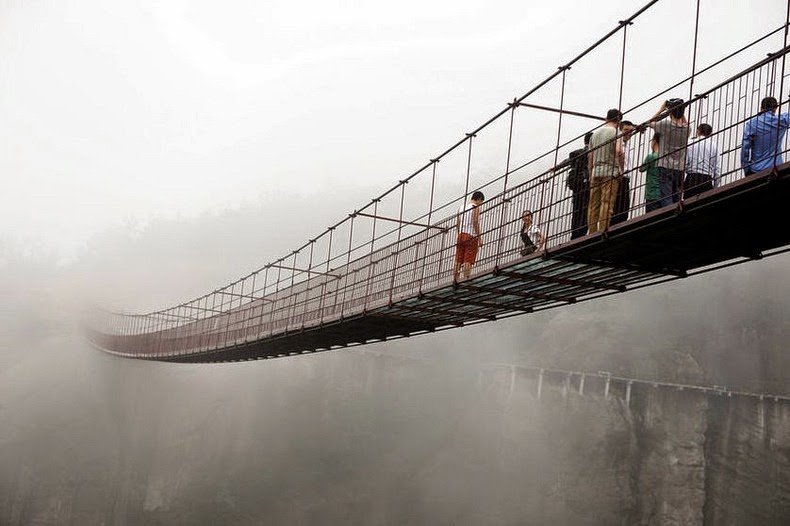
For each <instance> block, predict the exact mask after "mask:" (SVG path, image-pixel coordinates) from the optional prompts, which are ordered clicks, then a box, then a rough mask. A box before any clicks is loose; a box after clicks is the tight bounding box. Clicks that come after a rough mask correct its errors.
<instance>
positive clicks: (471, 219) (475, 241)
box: [453, 191, 485, 282]
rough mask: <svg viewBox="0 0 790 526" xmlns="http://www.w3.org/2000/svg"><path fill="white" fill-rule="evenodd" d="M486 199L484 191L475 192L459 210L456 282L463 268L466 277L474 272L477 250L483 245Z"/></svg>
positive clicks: (454, 278)
mask: <svg viewBox="0 0 790 526" xmlns="http://www.w3.org/2000/svg"><path fill="white" fill-rule="evenodd" d="M484 200H485V197H484V196H483V192H480V191H477V192H474V193H473V194H472V198H471V199H470V200H469V203H468V204H467V205H466V206H464V207H463V208H462V209H461V210H459V212H458V220H457V221H456V225H455V226H456V228H457V229H458V240H457V242H456V245H455V273H454V274H453V280H454V281H456V282H457V281H458V278H459V277H460V274H461V270H463V272H464V279H469V276H470V275H471V274H472V265H474V264H475V260H476V259H477V251H478V249H479V248H480V247H481V246H482V245H483V242H482V240H481V238H480V205H482V204H483V201H484Z"/></svg>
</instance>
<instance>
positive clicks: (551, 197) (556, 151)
mask: <svg viewBox="0 0 790 526" xmlns="http://www.w3.org/2000/svg"><path fill="white" fill-rule="evenodd" d="M560 69H561V70H562V83H561V87H560V113H559V117H558V118H557V144H556V145H555V146H554V166H557V161H558V160H559V154H560V138H561V137H562V114H563V111H562V110H563V109H564V107H565V76H566V73H567V72H568V70H569V69H570V66H561V67H560ZM552 179H553V182H552V185H551V193H550V194H549V206H548V209H549V217H548V220H545V219H544V217H543V208H541V209H540V210H539V211H538V213H539V214H540V218H541V222H542V223H543V232H544V235H545V236H546V237H545V239H546V244H545V246H544V247H543V248H544V249H545V248H548V239H549V232H550V231H551V227H550V225H551V221H552V217H553V213H552V212H553V211H554V205H555V203H554V187H555V186H556V184H555V183H556V181H557V176H556V175H555V176H554V177H552ZM536 219H537V218H536Z"/></svg>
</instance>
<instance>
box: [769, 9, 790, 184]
mask: <svg viewBox="0 0 790 526" xmlns="http://www.w3.org/2000/svg"><path fill="white" fill-rule="evenodd" d="M788 32H790V2H788V3H787V11H786V12H785V30H784V41H783V47H782V50H783V51H784V50H786V49H787V41H788ZM786 59H787V53H785V52H783V53H782V74H781V78H780V79H779V97H778V98H779V109H778V110H777V111H778V112H779V115H781V114H782V106H783V104H784V102H783V101H784V100H785V95H784V89H785V61H786ZM781 122H782V119H778V120H777V123H776V126H777V128H776V131H777V133H776V148H775V149H774V152H776V151H777V150H779V135H780V126H781ZM776 160H777V156H776V155H774V167H773V169H774V171H776Z"/></svg>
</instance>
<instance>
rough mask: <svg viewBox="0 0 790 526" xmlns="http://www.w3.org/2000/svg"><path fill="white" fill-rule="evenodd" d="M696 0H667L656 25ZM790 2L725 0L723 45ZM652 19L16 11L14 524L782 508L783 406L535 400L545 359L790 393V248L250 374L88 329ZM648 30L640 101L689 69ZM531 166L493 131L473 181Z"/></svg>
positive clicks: (6, 402) (416, 11) (9, 369)
mask: <svg viewBox="0 0 790 526" xmlns="http://www.w3.org/2000/svg"><path fill="white" fill-rule="evenodd" d="M689 5H690V4H689ZM688 7H689V6H688V5H686V4H685V3H683V2H681V1H679V0H670V1H666V2H663V5H662V7H661V10H660V12H659V18H661V17H663V19H668V17H670V16H671V15H673V13H678V12H683V13H686V12H688V11H689V9H688ZM720 7H721V6H718V5H715V4H711V5H705V4H704V3H703V9H704V10H709V11H710V12H712V13H714V15H715V14H716V13H718V10H720ZM783 8H784V4H783V3H782V2H778V1H775V0H762V1H759V2H749V3H744V4H743V5H738V6H733V7H732V8H731V9H732V11H728V13H729V14H728V16H726V17H725V16H707V17H705V20H706V22H705V23H704V24H703V27H702V30H701V45H700V56H699V59H700V63H701V64H703V63H707V62H710V61H711V60H714V59H716V58H717V57H718V56H719V55H720V54H721V53H722V50H727V51H729V50H730V49H731V48H732V47H733V46H735V45H736V44H738V45H739V43H740V42H741V40H744V41H745V40H748V39H749V38H750V37H752V36H754V35H756V34H761V31H762V32H764V31H765V30H766V28H768V27H772V26H773V22H774V20H773V18H771V20H768V19H767V18H766V19H763V18H761V17H757V16H754V13H755V12H761V13H765V12H770V13H774V12H777V10H781V9H783ZM633 10H634V6H633V5H632V4H631V3H629V2H625V1H618V2H612V3H608V4H607V5H605V6H602V5H599V4H589V5H587V4H585V5H579V4H578V2H572V1H560V2H554V3H552V4H551V6H549V5H545V6H535V5H526V4H524V3H517V2H509V1H502V2H494V3H493V4H492V3H489V4H486V5H482V4H475V5H472V4H463V3H461V4H458V3H452V4H449V3H436V4H435V5H434V4H431V5H428V4H425V3H414V2H412V3H408V2H407V3H406V4H403V3H400V4H398V5H397V6H379V5H375V6H374V5H373V4H370V5H368V4H366V3H364V2H363V3H361V4H360V3H353V5H351V4H348V5H346V4H342V5H330V4H322V3H312V4H309V6H307V7H305V6H302V5H301V4H300V5H295V4H294V5H291V4H288V3H283V2H274V3H270V4H266V5H258V4H256V3H254V2H246V3H241V4H239V5H238V6H232V7H227V8H226V7H223V9H221V10H219V9H216V8H215V7H214V6H212V5H211V4H210V3H207V2H149V1H141V2H133V3H124V4H123V5H113V6H112V7H110V6H108V5H107V4H106V3H102V2H97V1H87V2H80V3H68V4H65V3H64V4H58V5H51V4H50V3H36V2H32V3H31V2H21V1H20V2H16V1H12V2H6V3H3V4H2V5H0V29H2V31H0V50H2V52H3V55H4V57H5V60H4V61H2V65H0V68H2V70H3V71H4V73H5V75H3V76H2V77H3V79H5V80H2V81H0V85H2V86H3V88H4V89H3V90H0V139H2V140H3V142H4V144H5V145H6V148H4V149H3V152H2V153H0V171H2V173H3V174H4V184H5V185H4V186H5V188H4V191H3V192H2V193H0V298H1V299H2V301H0V524H12V525H17V524H80V525H91V524H173V523H176V524H182V523H184V524H338V523H342V524H536V525H539V524H550V523H554V524H569V525H570V524H573V525H578V524H591V525H592V524H607V525H608V524H777V525H778V524H785V523H787V522H788V520H790V491H788V489H787V488H789V487H790V409H788V404H787V403H786V402H780V401H777V402H774V401H771V400H770V397H767V398H765V399H759V398H757V397H751V398H750V397H738V396H733V397H728V396H726V395H722V396H715V397H714V396H707V395H701V394H699V393H697V392H693V391H691V390H689V389H686V390H679V389H677V390H662V389H657V388H656V389H653V388H650V389H648V388H643V387H638V388H637V387H635V388H634V391H633V396H632V398H631V399H628V400H627V399H626V397H625V394H624V393H623V392H620V391H615V392H614V393H613V394H612V395H611V396H607V395H605V394H604V391H603V388H602V386H601V385H596V384H595V383H594V382H592V381H591V383H590V384H589V386H588V388H587V390H586V391H584V392H581V391H582V390H581V389H580V388H579V386H578V385H572V384H570V382H568V383H563V381H559V380H556V379H555V380H551V381H549V380H548V379H547V380H546V383H545V384H540V388H539V383H538V380H537V378H536V376H535V374H533V372H530V371H532V370H531V369H529V368H530V367H537V368H547V369H561V370H564V371H575V372H585V373H590V374H596V373H599V372H603V373H611V374H613V375H619V376H623V377H626V378H634V379H641V380H647V381H656V382H675V383H681V384H683V383H685V384H694V385H703V386H714V385H715V386H718V387H719V388H721V389H722V392H725V393H726V392H727V391H748V392H752V393H755V394H758V395H759V394H761V393H762V394H766V395H776V396H790V381H788V378H790V358H788V355H787V352H786V349H787V334H788V329H790V327H789V325H790V322H788V317H787V314H786V313H787V312H788V308H789V307H790V305H788V301H789V300H788V297H790V294H788V293H790V274H789V273H788V268H789V265H790V255H787V254H785V255H778V256H774V257H771V258H767V259H764V260H760V261H753V262H749V263H747V264H744V265H739V266H736V267H732V268H728V269H723V270H720V271H717V272H714V273H711V274H705V275H700V276H696V277H692V278H687V279H683V280H677V281H674V282H670V283H667V284H663V285H660V286H658V287H654V288H647V289H642V290H637V291H632V292H628V293H625V294H617V295H615V296H612V297H608V298H602V299H597V300H594V301H589V302H581V303H579V304H575V305H568V306H565V307H563V308H561V309H554V310H550V311H545V312H541V313H535V314H529V315H523V316H518V317H515V318H511V319H507V320H501V321H497V322H493V323H485V324H481V325H477V326H473V327H466V328H463V329H459V330H450V331H446V332H442V333H437V334H430V335H423V336H419V337H414V338H408V339H404V340H399V341H394V342H383V343H375V344H370V345H366V346H362V347H356V348H349V349H341V350H334V351H329V352H322V353H318V354H313V355H305V356H296V357H287V358H278V359H273V360H266V361H258V362H249V363H235V364H218V365H194V364H169V363H157V362H145V361H135V360H126V359H120V358H117V357H114V356H111V355H109V354H106V353H103V352H102V351H100V350H98V349H95V348H93V347H91V346H90V345H89V344H88V342H87V341H86V340H85V339H84V338H83V336H82V334H81V332H80V330H79V323H80V321H81V313H82V311H83V309H84V308H85V307H86V306H95V305H99V306H102V307H105V308H108V309H115V310H122V311H130V312H145V311H149V310H153V309H160V308H163V307H166V306H169V305H171V304H175V303H178V302H182V301H184V300H186V299H190V298H192V297H195V296H198V295H201V294H203V293H205V292H206V291H208V290H213V289H214V288H216V287H218V286H221V285H223V284H225V283H227V282H229V281H231V280H234V279H236V278H238V277H239V276H242V275H245V274H247V273H249V272H250V271H252V270H255V269H258V268H260V267H262V266H263V265H264V264H265V263H266V262H268V261H272V260H274V259H275V258H277V257H279V256H281V255H283V254H286V253H288V252H290V251H291V250H292V249H293V248H294V247H295V246H299V245H301V244H302V243H303V242H304V241H305V240H306V239H308V238H310V237H311V236H313V235H315V234H316V233H317V232H320V231H322V230H323V229H324V228H326V226H327V225H330V224H334V223H335V222H336V221H337V220H338V219H340V218H342V217H345V215H346V214H348V213H350V212H352V211H353V210H355V209H356V208H357V207H358V206H359V205H360V203H363V204H364V203H367V202H369V200H370V198H371V196H373V195H377V194H378V193H379V192H380V191H381V189H382V188H385V187H389V186H391V184H392V183H393V182H394V181H397V180H398V179H399V178H402V177H403V176H404V174H408V173H411V170H413V169H414V167H415V166H418V165H420V164H422V163H424V162H425V161H426V160H427V159H429V158H431V156H432V155H435V153H436V152H437V151H441V150H442V149H443V148H445V147H446V146H447V145H448V144H451V143H452V142H453V141H454V140H456V138H458V137H460V136H463V133H465V132H466V131H468V130H469V129H470V126H473V125H476V124H478V123H480V122H482V121H484V120H485V119H486V118H488V116H489V115H490V114H491V113H493V112H495V111H498V110H499V109H500V108H501V107H502V105H503V104H504V103H505V101H510V100H512V98H513V96H515V95H516V94H521V93H522V92H523V91H524V87H525V86H530V85H533V84H534V83H535V82H537V81H538V80H540V79H542V78H544V77H545V75H546V73H547V72H550V71H553V70H554V69H555V68H556V66H557V64H560V63H561V62H562V61H563V60H566V59H567V58H568V57H570V56H572V55H573V54H574V53H576V52H577V51H578V50H580V49H583V48H584V47H586V46H587V45H588V44H589V43H590V42H592V41H594V40H595V39H597V38H598V36H600V34H602V33H603V32H604V31H606V30H608V29H609V28H610V27H611V26H612V24H613V23H615V22H616V21H617V20H620V19H622V18H623V17H624V16H626V15H627V14H630V13H631V12H632V11H633ZM689 20H690V18H688V17H683V20H682V21H681V22H678V23H681V24H688V23H689ZM777 20H778V19H777ZM557 28H562V33H561V34H558V32H557ZM629 31H631V30H629ZM640 31H641V32H643V34H642V35H643V38H642V39H641V41H640V40H638V39H637V38H636V37H634V47H633V55H629V64H632V67H633V68H634V70H633V71H634V72H635V74H634V75H632V76H630V77H629V80H628V81H627V83H626V87H627V91H626V94H625V104H631V103H635V102H636V101H638V100H641V99H643V98H644V97H645V96H647V95H648V94H653V93H654V92H655V91H656V86H655V85H654V84H652V83H651V82H652V81H651V82H648V81H644V80H642V79H643V78H646V75H645V72H646V71H648V70H649V72H650V73H656V72H660V73H661V74H662V75H664V78H665V79H667V83H668V82H669V80H670V79H673V78H675V77H677V76H678V75H680V73H678V72H677V68H676V67H675V63H680V62H683V61H684V60H686V59H688V58H689V57H688V53H687V49H686V47H687V45H686V44H687V43H680V42H677V43H673V44H672V48H671V50H672V53H670V52H667V53H664V54H656V53H655V42H656V41H657V40H656V39H657V38H658V37H659V36H661V35H664V34H665V28H664V27H663V26H661V25H658V24H653V25H644V26H636V27H634V28H633V35H638V34H639V32H640ZM629 34H630V33H629ZM733 35H737V38H734V37H733ZM733 41H737V42H733ZM638 42H641V43H638ZM777 43H778V39H774V40H771V41H769V42H766V43H765V46H764V47H765V49H762V48H759V51H760V53H762V52H763V51H773V50H775V49H776V46H777ZM618 49H619V48H618ZM618 49H615V47H612V48H611V49H608V48H605V49H604V50H603V51H602V53H603V55H602V56H603V57H604V58H601V56H599V57H597V58H596V60H595V61H593V64H597V65H598V66H600V68H601V69H598V70H597V69H595V68H592V69H587V70H585V69H584V67H583V66H582V65H580V66H579V67H578V68H577V70H576V71H575V73H577V74H578V75H579V77H577V78H579V79H582V81H577V82H576V83H575V84H574V83H569V86H568V90H569V93H571V94H572V95H573V97H571V100H572V102H573V104H572V105H573V108H574V109H576V110H579V111H590V112H595V113H600V112H601V111H605V109H606V108H608V107H609V106H610V105H611V104H613V102H611V101H610V100H609V99H612V100H613V98H612V97H611V93H613V91H612V90H613V88H614V86H615V84H616V82H614V81H613V80H612V78H613V77H612V75H611V74H610V73H611V72H610V71H609V69H611V68H610V67H613V66H611V65H612V64H615V63H616V60H615V62H611V60H609V62H607V61H606V60H605V58H606V57H610V58H611V57H612V56H614V57H619V54H618V53H619V51H618ZM684 53H685V54H684ZM610 62H611V64H610ZM604 65H605V66H604ZM733 67H735V66H733ZM607 68H608V69H607ZM615 69H616V68H615ZM717 74H723V73H722V72H717ZM585 79H586V81H584V80H585ZM707 80H708V79H704V78H703V79H702V80H701V81H700V83H701V84H703V83H704V82H706V81H707ZM603 94H605V96H604V95H603ZM555 95H556V92H554V91H548V92H547V93H545V94H540V95H539V97H541V98H539V99H538V102H545V103H546V104H550V105H553V104H556V100H555V98H556V97H555ZM544 98H545V100H543V99H544ZM645 112H646V113H647V115H645V117H647V116H649V114H650V113H652V109H651V110H650V111H648V110H645ZM551 118H552V119H553V117H551ZM547 119H549V118H548V117H545V118H544V117H540V116H535V118H534V120H532V121H528V125H526V126H524V127H523V128H521V129H520V131H519V130H517V133H516V135H517V137H518V140H517V141H516V142H517V146H516V147H515V148H514V151H513V157H514V159H515V160H517V161H518V160H523V159H527V158H530V156H534V155H536V154H537V153H538V152H541V151H542V150H541V149H542V148H544V147H545V144H544V143H546V144H548V143H549V142H553V141H554V140H555V137H553V136H552V137H543V136H541V134H539V133H535V131H536V130H540V129H541V126H544V123H545V122H548V120H547ZM552 122H553V121H552ZM552 125H553V124H552ZM585 126H587V127H589V126H588V124H580V123H572V124H569V125H568V129H567V131H566V132H565V134H566V135H567V137H566V136H563V139H568V138H571V137H573V136H575V135H577V134H578V133H579V132H583V131H584V130H585V129H586V128H585ZM481 141H482V138H481ZM504 154H505V152H504V151H499V150H495V149H494V148H490V149H489V150H486V149H483V150H482V152H481V154H480V155H479V156H476V157H475V158H474V159H473V162H472V179H473V181H476V182H477V183H476V184H479V182H480V181H482V180H485V179H486V178H490V176H491V174H493V173H496V170H501V168H502V166H503V163H502V158H503V156H504ZM448 165H450V163H444V164H443V166H442V170H445V171H443V172H441V177H444V179H443V180H442V181H443V183H446V184H445V188H444V190H445V191H446V192H447V193H448V194H450V193H452V191H454V189H455V187H456V186H457V185H458V184H459V181H460V179H459V178H458V177H457V174H456V173H455V172H453V170H452V168H448V167H447V166H448ZM450 166H452V165H450ZM459 173H460V172H459ZM454 185H455V186H454ZM723 228H726V225H723ZM541 389H542V390H541ZM607 394H608V393H607Z"/></svg>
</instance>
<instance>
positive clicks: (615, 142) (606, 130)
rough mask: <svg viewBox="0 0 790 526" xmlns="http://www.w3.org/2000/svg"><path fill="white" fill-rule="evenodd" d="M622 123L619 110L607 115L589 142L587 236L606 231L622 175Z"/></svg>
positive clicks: (610, 111)
mask: <svg viewBox="0 0 790 526" xmlns="http://www.w3.org/2000/svg"><path fill="white" fill-rule="evenodd" d="M622 119H623V114H622V113H620V110H617V109H611V110H609V111H608V112H607V113H606V122H605V123H604V125H603V126H601V127H600V128H598V129H597V130H595V131H594V132H593V134H592V137H591V138H590V149H589V153H588V154H587V169H588V171H589V172H590V205H589V208H588V211H587V225H588V233H590V234H594V233H595V232H600V231H602V230H606V229H607V228H609V221H610V220H611V217H612V207H613V206H614V201H615V198H616V196H617V185H618V182H619V180H620V176H621V175H622V173H623V161H624V157H623V141H622V140H621V139H620V138H619V137H618V126H619V125H620V121H621V120H622Z"/></svg>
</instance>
